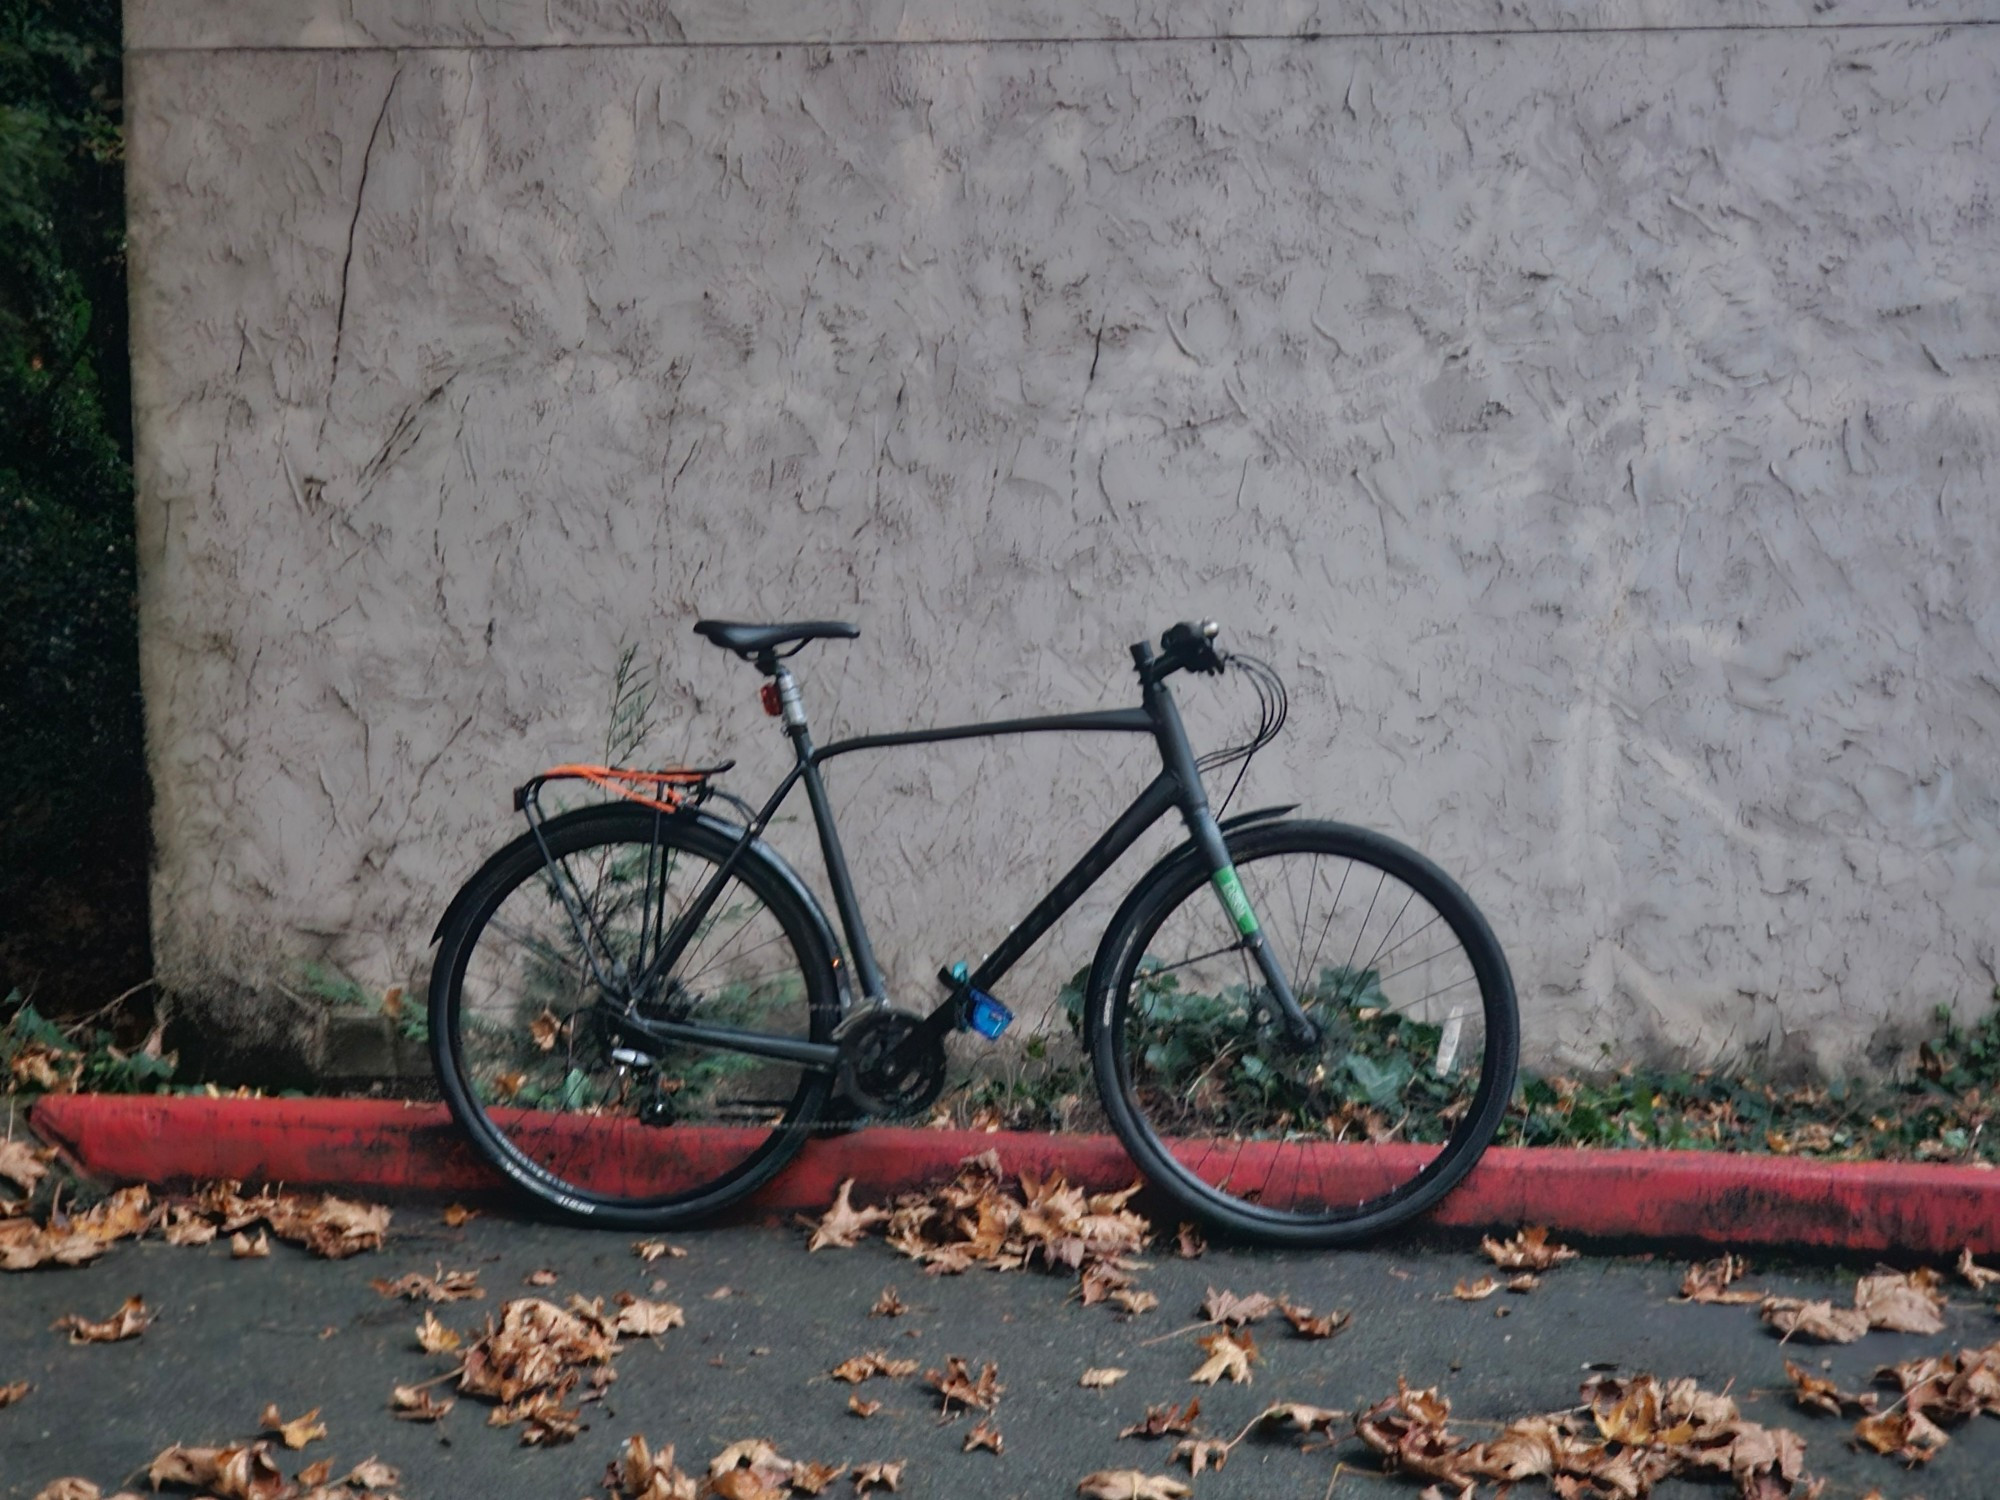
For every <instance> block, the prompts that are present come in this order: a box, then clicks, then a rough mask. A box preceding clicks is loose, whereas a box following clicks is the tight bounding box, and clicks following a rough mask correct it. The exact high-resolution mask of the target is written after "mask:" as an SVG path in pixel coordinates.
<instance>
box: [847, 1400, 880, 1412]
mask: <svg viewBox="0 0 2000 1500" xmlns="http://www.w3.org/2000/svg"><path fill="white" fill-rule="evenodd" d="M847 1409H848V1410H849V1411H851V1412H853V1413H854V1415H855V1416H857V1417H872V1416H874V1415H875V1413H876V1412H878V1411H880V1410H881V1409H882V1403H881V1402H880V1401H863V1400H862V1399H861V1398H860V1397H859V1396H849V1397H848V1398H847Z"/></svg>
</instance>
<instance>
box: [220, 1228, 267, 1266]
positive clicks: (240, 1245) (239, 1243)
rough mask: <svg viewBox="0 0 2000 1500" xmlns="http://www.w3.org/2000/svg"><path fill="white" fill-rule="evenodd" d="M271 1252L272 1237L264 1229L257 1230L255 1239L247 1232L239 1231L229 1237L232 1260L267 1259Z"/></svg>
mask: <svg viewBox="0 0 2000 1500" xmlns="http://www.w3.org/2000/svg"><path fill="white" fill-rule="evenodd" d="M270 1254H271V1237H270V1236H269V1235H267V1234H266V1233H265V1232H264V1231H263V1230H261V1229H260V1230H258V1231H257V1238H255V1239H254V1240H253V1239H251V1238H250V1236H249V1235H247V1234H242V1233H237V1234H232V1235H231V1236H230V1237H229V1255H230V1258H231V1259H232V1260H265V1259H267V1258H268V1257H269V1256H270Z"/></svg>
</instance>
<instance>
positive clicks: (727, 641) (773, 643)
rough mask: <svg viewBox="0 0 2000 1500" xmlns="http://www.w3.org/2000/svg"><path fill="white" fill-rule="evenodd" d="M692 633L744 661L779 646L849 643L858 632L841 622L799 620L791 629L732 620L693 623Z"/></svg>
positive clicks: (789, 626)
mask: <svg viewBox="0 0 2000 1500" xmlns="http://www.w3.org/2000/svg"><path fill="white" fill-rule="evenodd" d="M694 633H695V634H696V635H699V636H705V637H707V638H708V639H709V640H711V641H713V642H715V644H716V645H718V646H720V647H722V649H723V650H725V651H734V652H735V653H736V654H737V655H738V656H740V657H742V658H743V659H744V660H745V661H749V660H751V659H752V658H754V657H757V656H760V655H762V654H763V653H764V652H766V651H775V650H777V649H778V647H780V646H790V645H795V644H796V645H801V646H803V645H804V644H805V643H806V642H807V641H851V640H854V639H855V638H856V637H858V636H859V635H860V634H861V632H860V631H859V630H856V629H855V628H854V627H853V626H852V625H849V624H847V623H846V622H845V621H843V620H800V621H798V622H796V623H794V624H791V625H745V624H742V623H741V622H739V621H736V620H697V621H695V623H694Z"/></svg>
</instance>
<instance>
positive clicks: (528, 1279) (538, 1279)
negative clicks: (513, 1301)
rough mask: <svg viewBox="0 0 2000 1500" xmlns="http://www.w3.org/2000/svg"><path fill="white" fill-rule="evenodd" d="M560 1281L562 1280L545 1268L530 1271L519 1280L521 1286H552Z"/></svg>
mask: <svg viewBox="0 0 2000 1500" xmlns="http://www.w3.org/2000/svg"><path fill="white" fill-rule="evenodd" d="M560 1280H562V1278H561V1277H560V1276H558V1275H557V1274H556V1273H555V1272H554V1271H552V1270H550V1269H549V1268H548V1267H547V1266H543V1267H542V1268H541V1269H540V1270H538V1271H530V1272H529V1273H528V1274H527V1275H526V1276H523V1277H522V1278H521V1285H522V1286H554V1285H555V1284H556V1283H557V1282H558V1281H560Z"/></svg>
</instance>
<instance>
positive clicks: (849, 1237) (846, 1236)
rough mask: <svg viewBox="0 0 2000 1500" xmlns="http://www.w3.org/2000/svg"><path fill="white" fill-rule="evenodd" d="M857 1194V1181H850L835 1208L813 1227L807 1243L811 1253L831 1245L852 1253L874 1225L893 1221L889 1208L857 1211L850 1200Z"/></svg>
mask: <svg viewBox="0 0 2000 1500" xmlns="http://www.w3.org/2000/svg"><path fill="white" fill-rule="evenodd" d="M853 1191H854V1179H853V1178H852V1177H850V1178H848V1179H847V1180H846V1181H844V1182H842V1183H841V1185H840V1191H839V1192H837V1193H835V1194H834V1198H833V1206H832V1207H830V1208H828V1209H827V1211H826V1212H825V1213H824V1214H822V1215H821V1216H820V1219H819V1222H818V1223H816V1224H815V1225H814V1226H813V1234H812V1239H811V1240H810V1241H808V1242H807V1244H806V1249H807V1250H808V1251H813V1250H824V1249H825V1248H826V1247H827V1246H829V1245H831V1246H833V1247H834V1248H835V1249H838V1250H851V1249H853V1248H854V1247H855V1246H856V1245H858V1244H859V1243H861V1236H862V1235H864V1234H866V1233H867V1232H868V1227H869V1226H870V1225H871V1224H880V1223H882V1222H884V1221H885V1220H887V1219H889V1218H891V1217H892V1215H891V1214H890V1211H889V1210H888V1209H886V1208H856V1207H855V1206H854V1204H853V1202H852V1201H851V1200H850V1198H849V1196H848V1195H849V1194H851V1193H852V1192H853Z"/></svg>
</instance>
